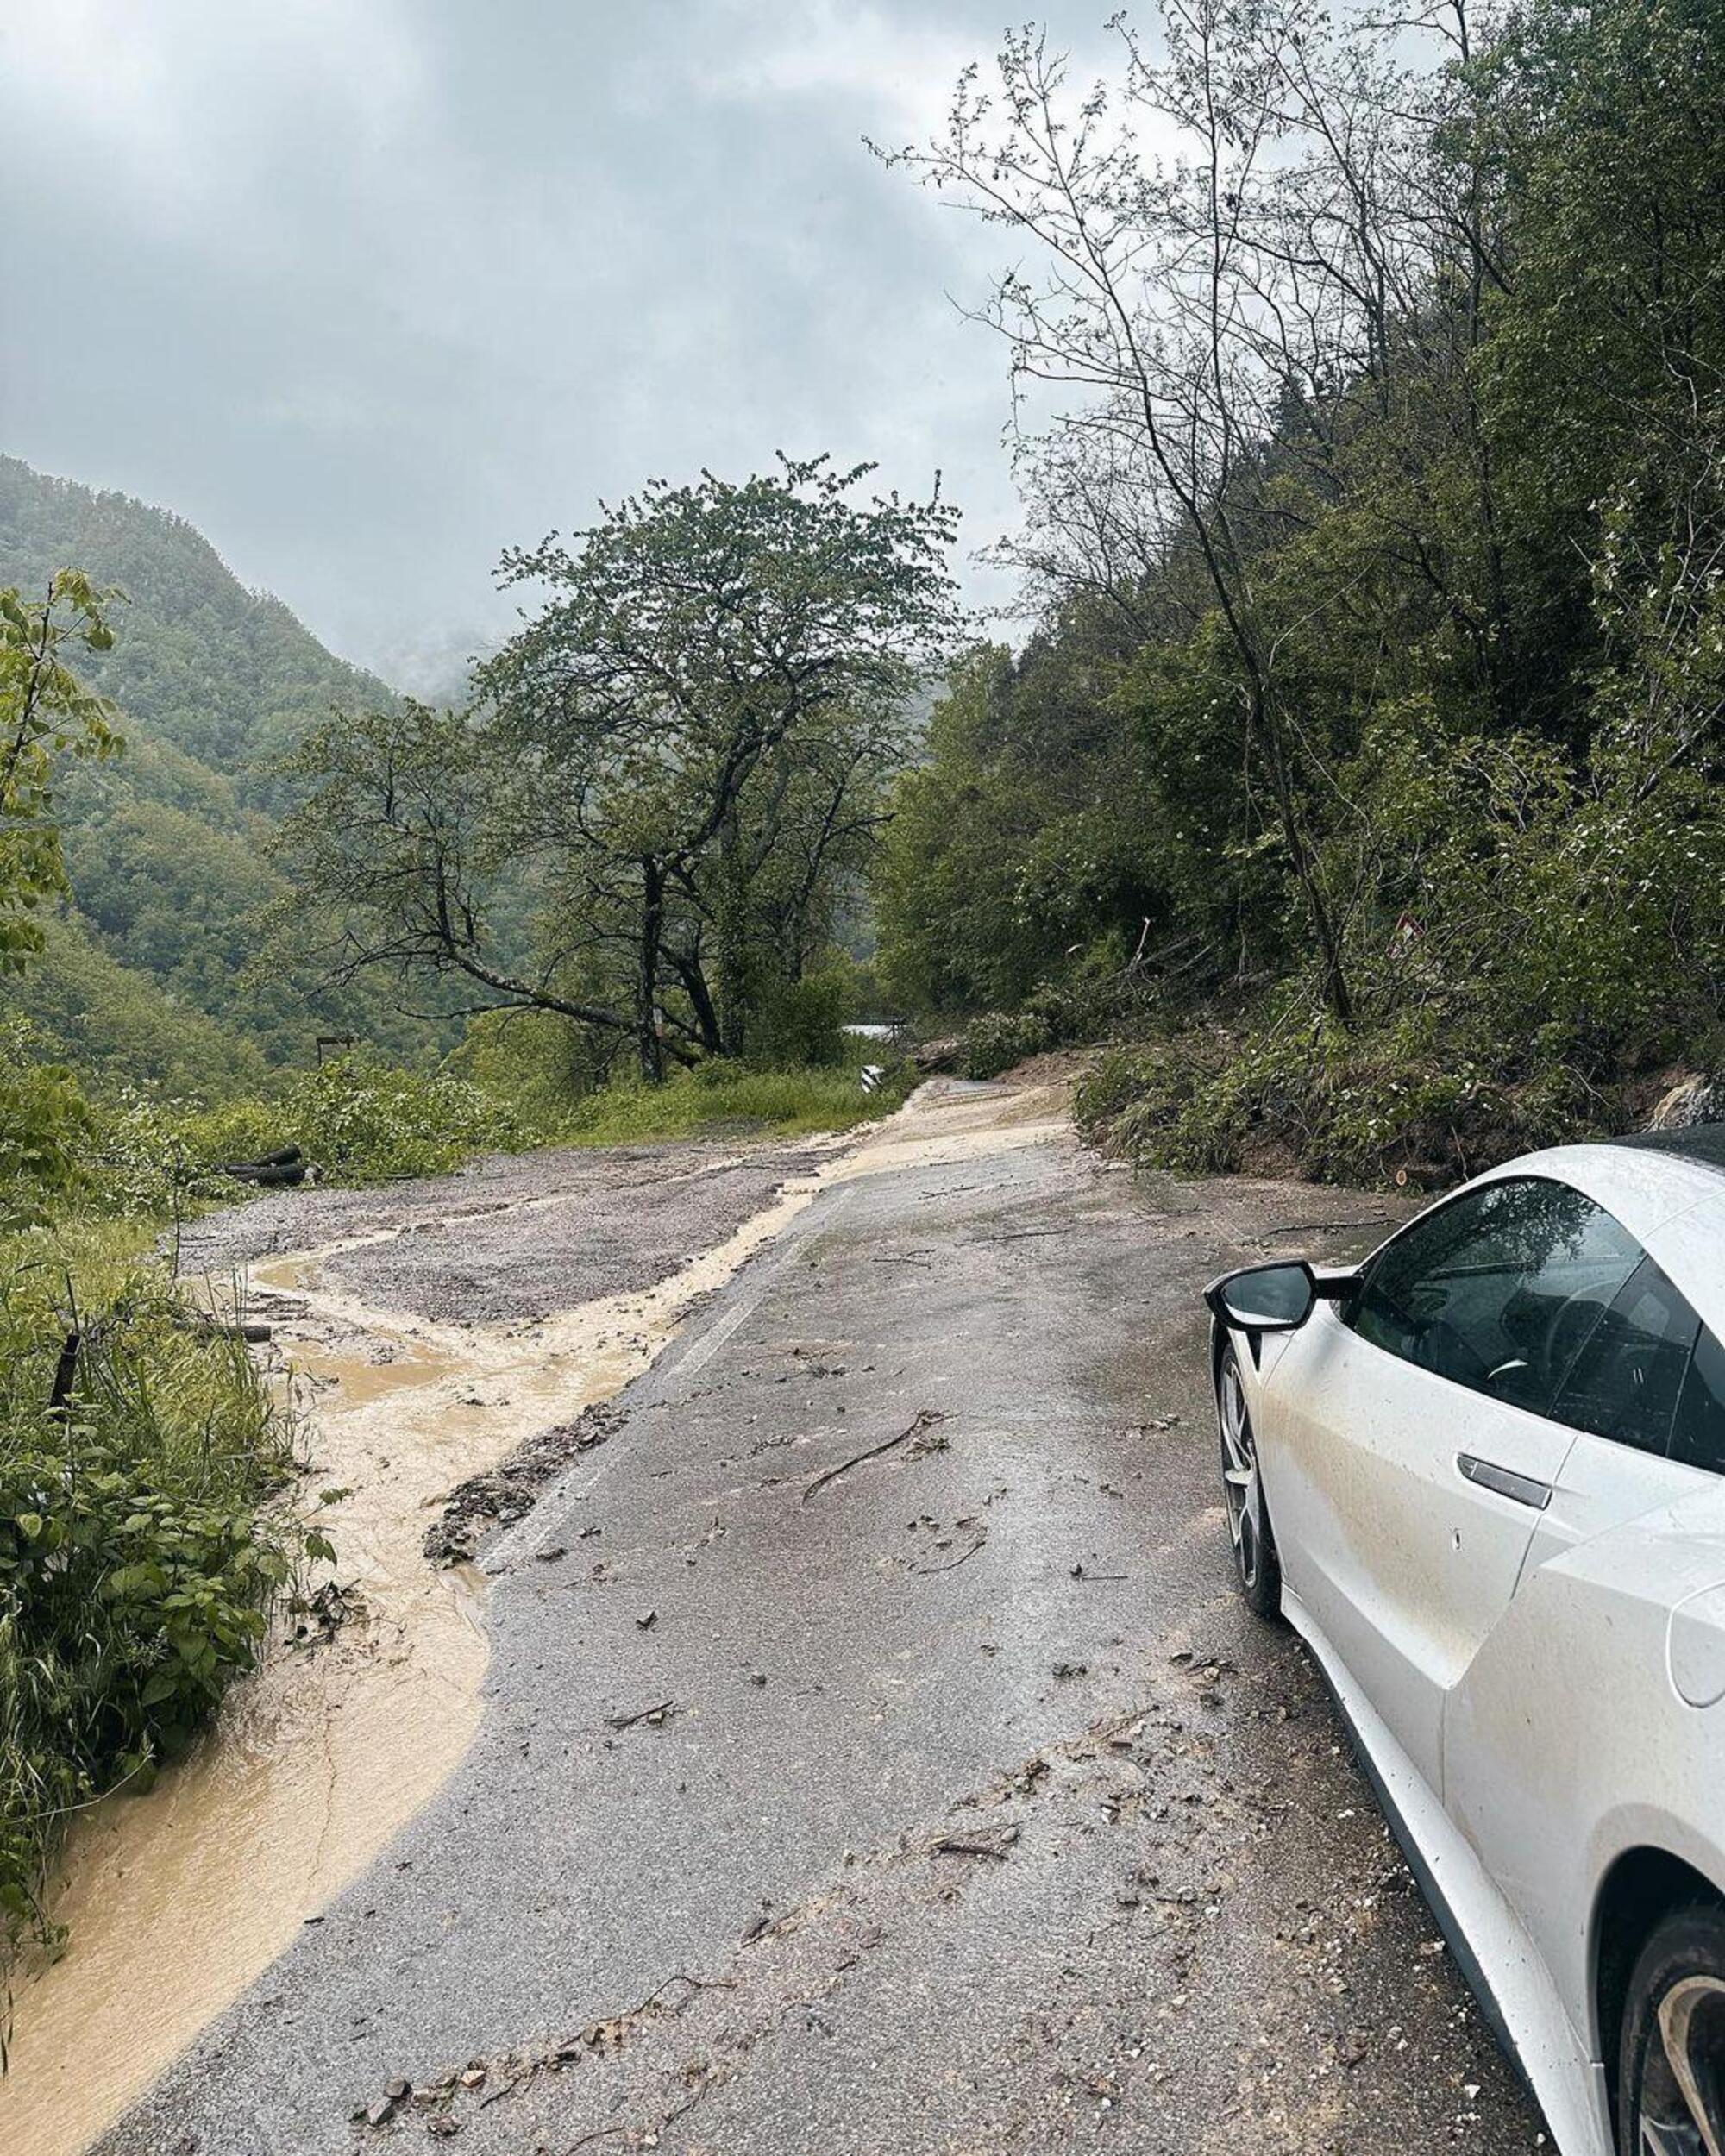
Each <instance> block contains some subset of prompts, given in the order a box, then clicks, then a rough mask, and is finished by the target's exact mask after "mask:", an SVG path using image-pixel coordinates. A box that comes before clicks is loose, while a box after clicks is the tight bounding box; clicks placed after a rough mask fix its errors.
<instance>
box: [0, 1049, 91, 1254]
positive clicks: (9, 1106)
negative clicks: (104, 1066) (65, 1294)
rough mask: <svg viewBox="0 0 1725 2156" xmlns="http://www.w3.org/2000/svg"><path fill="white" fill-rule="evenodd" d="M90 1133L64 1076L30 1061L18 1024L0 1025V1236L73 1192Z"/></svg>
mask: <svg viewBox="0 0 1725 2156" xmlns="http://www.w3.org/2000/svg"><path fill="white" fill-rule="evenodd" d="M90 1127H91V1119H90V1110H89V1107H88V1106H87V1105H86V1103H85V1099H84V1096H83V1094H82V1093H81V1092H80V1091H79V1089H78V1081H77V1080H76V1079H75V1078H74V1077H73V1075H72V1073H71V1071H69V1070H67V1069H64V1068H63V1067H62V1066H60V1064H57V1063H45V1062H37V1061H35V1060H34V1057H33V1056H32V1054H31V1042H30V1034H29V1028H28V1026H27V1025H25V1023H24V1022H23V1020H22V1019H20V1018H11V1019H8V1020H6V1021H5V1022H4V1023H3V1024H0V1231H3V1230H5V1229H7V1228H12V1227H22V1226H27V1225H29V1224H31V1223H32V1222H34V1221H37V1220H41V1219H43V1218H45V1217H46V1214H47V1210H48V1208H49V1207H50V1206H51V1205H53V1203H54V1202H55V1201H57V1200H64V1199H66V1197H67V1196H68V1195H69V1194H71V1193H72V1190H74V1189H75V1188H77V1187H78V1182H79V1181H80V1174H81V1160H82V1156H83V1153H84V1150H85V1145H86V1143H87V1140H88V1138H89V1134H90Z"/></svg>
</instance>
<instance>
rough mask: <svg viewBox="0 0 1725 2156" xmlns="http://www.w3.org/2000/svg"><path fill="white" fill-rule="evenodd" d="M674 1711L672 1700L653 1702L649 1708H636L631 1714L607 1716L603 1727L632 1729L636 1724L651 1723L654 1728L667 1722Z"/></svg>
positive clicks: (674, 1703) (675, 1709) (675, 1708)
mask: <svg viewBox="0 0 1725 2156" xmlns="http://www.w3.org/2000/svg"><path fill="white" fill-rule="evenodd" d="M676 1711H677V1702H675V1701H674V1700H669V1699H661V1700H655V1701H654V1702H653V1704H652V1705H651V1706H650V1707H637V1708H636V1709H635V1711H634V1713H633V1714H607V1715H606V1716H605V1727H606V1728H607V1729H633V1728H634V1727H635V1725H636V1723H637V1722H651V1723H653V1724H654V1726H655V1727H657V1725H658V1724H659V1723H661V1722H662V1721H668V1720H670V1718H671V1716H672V1715H673V1714H675V1713H676Z"/></svg>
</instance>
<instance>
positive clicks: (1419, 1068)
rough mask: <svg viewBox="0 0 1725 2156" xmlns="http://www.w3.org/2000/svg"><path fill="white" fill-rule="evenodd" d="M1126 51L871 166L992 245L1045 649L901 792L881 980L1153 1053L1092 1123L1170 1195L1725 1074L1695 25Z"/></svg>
mask: <svg viewBox="0 0 1725 2156" xmlns="http://www.w3.org/2000/svg"><path fill="white" fill-rule="evenodd" d="M1159 12H1160V22H1159V25H1158V26H1157V31H1155V32H1152V30H1151V28H1149V26H1146V27H1145V37H1144V41H1142V42H1140V41H1138V38H1137V37H1136V36H1135V34H1134V33H1133V31H1132V28H1130V26H1125V27H1122V28H1121V31H1120V34H1121V37H1122V39H1123V47H1122V51H1121V54H1120V68H1119V70H1118V72H1117V73H1116V75H1115V76H1114V78H1113V79H1112V80H1111V81H1110V82H1108V83H1107V84H1105V85H1102V86H1101V89H1100V90H1098V91H1096V92H1095V95H1091V94H1089V92H1090V85H1088V84H1082V83H1077V82H1074V81H1072V80H1070V79H1069V78H1068V72H1067V70H1066V69H1065V67H1064V66H1063V62H1062V61H1061V60H1060V59H1059V58H1058V56H1057V54H1056V53H1053V52H1052V51H1051V49H1050V48H1048V47H1045V46H1044V45H1043V44H1041V43H1040V42H1038V40H1037V38H1036V37H1035V36H1034V34H1028V33H1027V34H1024V35H1022V36H1019V37H1015V38H1013V40H1012V41H1010V42H1009V44H1008V46H1007V49H1006V51H1005V52H1004V53H1002V54H1001V56H1000V62H999V71H998V79H994V78H991V77H990V74H989V72H988V70H986V69H985V70H983V71H982V72H980V73H978V74H975V75H973V76H972V77H970V78H967V80H966V81H965V83H964V84H963V85H961V87H960V91H959V95H958V99H957V105H956V107H955V111H954V118H953V122H952V127H951V131H950V135H949V136H948V137H947V138H946V139H944V140H943V141H938V142H937V143H936V144H935V145H933V146H932V147H931V148H930V149H928V150H927V151H925V152H919V153H918V152H906V153H904V154H902V155H899V156H895V157H894V159H893V160H891V161H893V162H894V163H895V164H897V165H899V166H901V167H907V168H908V169H909V171H910V172H911V173H912V175H913V177H919V178H920V179H923V180H925V182H927V183H929V184H931V185H935V186H938V188H939V189H940V191H941V193H942V196H943V198H944V200H946V201H949V202H952V201H959V202H964V203H968V204H969V205H970V206H971V207H972V208H973V209H974V210H975V211H976V212H977V213H978V214H979V215H980V216H982V217H983V218H985V219H987V220H988V221H990V222H994V223H996V224H1000V225H1003V226H1005V227H1007V228H1008V229H1009V230H1010V232H1011V235H1012V237H1013V241H1015V242H1017V243H1019V244H1020V245H1021V248H1022V254H1021V258H1020V260H1019V263H1018V266H1016V267H1015V268H1014V270H1013V273H1011V275H1010V276H1009V277H1007V279H1004V280H1003V281H1002V282H1001V284H1000V285H999V286H998V287H997V289H996V290H995V291H994V293H993V294H992V295H991V297H990V298H988V300H987V301H986V302H985V303H983V304H982V305H981V307H980V308H979V312H980V314H981V316H982V320H983V322H984V323H985V324H986V325H987V326H988V327H991V328H992V329H994V330H996V331H998V332H1000V334H1001V335H1002V336H1003V338H1004V340H1005V344H1006V354H1007V359H1008V361H1009V364H1010V366H1011V367H1012V368H1013V373H1014V375H1015V378H1016V379H1017V381H1018V383H1019V385H1020V387H1021V388H1022V389H1023V390H1024V391H1025V392H1026V399H1025V402H1024V403H1023V404H1021V405H1020V406H1019V410H1020V412H1021V414H1022V416H1023V418H1024V423H1025V429H1026V431H1025V433H1024V434H1023V435H1022V436H1021V438H1020V441H1019V467H1020V471H1021V473H1022V474H1023V476H1024V480H1025V484H1026V505H1027V518H1026V528H1025V531H1024V534H1023V536H1022V537H1021V539H1020V540H1019V542H1018V543H1017V545H1016V546H1015V547H1014V548H1013V549H1012V550H1011V551H1012V553H1013V558H1015V559H1016V561H1018V563H1019V566H1020V567H1021V568H1022V569H1023V570H1024V572H1025V573H1026V577H1027V579H1028V581H1029V585H1030V588H1031V591H1032V596H1033V598H1034V599H1035V601H1036V602H1037V604H1038V605H1039V608H1040V610H1041V616H1042V624H1041V629H1040V632H1039V634H1038V636H1036V638H1035V639H1034V640H1033V641H1032V643H1031V644H1030V646H1029V647H1028V649H1026V650H1024V651H1023V652H1021V653H1019V654H1018V655H1013V654H1011V653H1009V652H1007V650H1005V649H990V650H985V651H983V652H982V653H979V654H978V655H975V657H974V658H973V659H972V661H971V662H970V664H969V667H968V668H967V669H966V670H964V671H963V673H962V674H961V675H960V676H959V678H958V680H957V686H956V688H955V690H954V693H953V694H952V695H951V697H950V699H949V700H948V701H947V702H946V704H945V705H944V707H943V709H942V710H941V711H939V712H938V714H937V717H936V719H935V722H934V726H933V729H932V732H931V743H930V757H929V760H928V761H927V763H926V764H925V767H924V768H920V769H919V770H917V771H915V772H914V773H913V774H909V775H908V776H907V777H906V778H905V779H904V780H902V782H901V783H900V787H899V789H898V792H897V794H896V798H895V801H894V807H895V811H896V813H895V817H894V823H893V825H892V830H891V837H890V841H889V846H888V859H887V862H886V865H885V868H884V871H883V874H882V875H881V881H880V902H881V914H882V924H883V931H884V932H883V961H884V963H885V966H886V968H887V971H888V977H889V979H890V981H891V982H892V984H893V985H894V987H895V988H896V989H897V991H898V993H900V994H901V995H903V996H904V997H906V998H907V999H909V1000H912V1001H913V1002H914V1003H915V1004H916V1005H917V1006H919V1007H921V1008H922V1009H924V1010H925V1011H936V1012H958V1013H965V1012H973V1013H974V1012H979V1011H983V1012H986V1011H989V1010H993V1011H994V1012H997V1013H1000V1015H999V1016H997V1017H996V1018H994V1019H992V1020H991V1021H989V1022H988V1024H987V1025H984V1026H982V1029H981V1030H980V1033H979V1036H978V1037H979V1040H980V1041H981V1043H982V1051H981V1053H980V1056H979V1062H996V1061H998V1060H1000V1059H1002V1058H1008V1057H1009V1056H1010V1055H1011V1054H1012V1053H1013V1052H1014V1051H1016V1050H1021V1049H1024V1048H1026V1047H1034V1046H1037V1045H1041V1044H1046V1043H1047V1042H1049V1041H1050V1040H1051V1039H1053V1038H1055V1037H1057V1036H1059V1035H1060V1034H1062V1033H1068V1034H1070V1033H1074V1032H1079V1033H1082V1032H1087V1031H1088V1032H1090V1033H1094V1032H1095V1030H1096V1028H1097V1027H1099V1026H1101V1027H1113V1029H1114V1030H1115V1031H1120V1032H1122V1033H1124V1034H1125V1035H1126V1036H1127V1037H1134V1036H1135V1037H1137V1039H1138V1041H1139V1042H1140V1043H1141V1045H1139V1046H1138V1047H1136V1048H1129V1049H1126V1050H1122V1051H1121V1052H1120V1053H1119V1054H1117V1055H1116V1056H1114V1057H1113V1058H1112V1059H1111V1060H1110V1061H1108V1062H1106V1063H1105V1064H1104V1066H1103V1067H1102V1069H1101V1071H1100V1072H1099V1074H1098V1075H1096V1077H1095V1079H1094V1080H1093V1081H1092V1082H1091V1085H1090V1087H1089V1088H1088V1094H1087V1095H1086V1096H1085V1100H1084V1102H1083V1103H1082V1105H1083V1106H1085V1107H1086V1108H1087V1110H1088V1114H1089V1117H1090V1119H1091V1120H1092V1122H1093V1124H1094V1125H1095V1127H1097V1128H1099V1129H1101V1130H1105V1131H1110V1132H1111V1133H1112V1134H1113V1137H1114V1138H1116V1139H1117V1141H1118V1142H1119V1143H1120V1144H1122V1145H1123V1146H1124V1147H1126V1148H1127V1149H1128V1150H1132V1151H1133V1152H1135V1153H1137V1154H1138V1155H1139V1156H1144V1157H1148V1158H1150V1159H1152V1160H1160V1161H1164V1162H1168V1163H1173V1164H1176V1165H1182V1166H1191V1167H1228V1166H1233V1165H1238V1164H1239V1163H1242V1162H1243V1161H1253V1160H1257V1161H1276V1160H1279V1161H1281V1162H1282V1163H1286V1162H1288V1161H1289V1159H1290V1158H1291V1159H1292V1160H1294V1161H1295V1162H1297V1163H1300V1164H1301V1165H1303V1166H1304V1167H1306V1168H1307V1169H1314V1170H1316V1171H1318V1172H1320V1173H1327V1174H1339V1175H1368V1176H1369V1175H1381V1174H1383V1173H1386V1172H1402V1173H1406V1174H1408V1175H1413V1176H1414V1177H1415V1178H1416V1179H1418V1178H1425V1177H1427V1176H1429V1177H1432V1178H1441V1177H1442V1176H1445V1175H1452V1174H1454V1173H1455V1172H1456V1171H1457V1170H1458V1169H1470V1168H1475V1167H1477V1166H1480V1165H1483V1164H1484V1163H1486V1162H1487V1161H1488V1160H1489V1159H1490V1158H1491V1157H1493V1156H1502V1155H1504V1154H1507V1153H1509V1152H1513V1151H1515V1150H1519V1149H1521V1147H1523V1146H1525V1145H1526V1144H1529V1143H1533V1142H1536V1141H1538V1140H1540V1139H1541V1138H1548V1137H1554V1136H1559V1135H1567V1134H1570V1133H1572V1132H1575V1131H1582V1130H1586V1129H1588V1128H1590V1127H1599V1126H1609V1125H1611V1124H1613V1123H1614V1122H1617V1123H1621V1122H1622V1121H1623V1120H1625V1119H1629V1118H1633V1117H1634V1116H1636V1115H1638V1114H1642V1113H1645V1110H1646V1106H1647V1100H1648V1099H1649V1098H1650V1097H1652V1095H1653V1094H1654V1093H1655V1092H1656V1091H1657V1088H1658V1087H1659V1084H1660V1082H1661V1081H1662V1080H1663V1079H1665V1078H1667V1077H1669V1075H1671V1074H1672V1071H1673V1070H1674V1069H1681V1068H1687V1069H1694V1070H1697V1071H1700V1072H1703V1073H1706V1072H1710V1071H1714V1070H1716V1069H1718V1068H1719V1067H1720V1066H1721V1064H1722V1062H1725V1036H1722V1033H1721V1031H1720V1018H1719V1013H1720V998H1721V993H1722V990H1725V817H1722V815H1721V812H1720V799H1721V794H1720V781H1721V780H1722V778H1725V768H1722V742H1721V735H1720V717H1721V710H1722V702H1721V699H1722V693H1725V162H1722V160H1721V156H1720V144H1721V142H1722V141H1725V10H1722V9H1721V8H1720V7H1719V6H1718V5H1717V4H1716V0H1660V4H1659V5H1657V6H1650V5H1647V4H1646V0H1594V3H1593V4H1590V5H1584V6H1572V5H1568V4H1559V0H1528V3H1527V4H1526V5H1522V6H1518V7H1514V8H1509V9H1496V10H1493V11H1491V12H1490V14H1486V13H1483V12H1482V11H1480V10H1477V9H1470V8H1469V7H1468V6H1467V5H1466V3H1465V0H1452V3H1451V4H1444V5H1440V6H1439V7H1437V8H1435V9H1433V10H1431V11H1430V13H1429V14H1428V15H1426V16H1422V17H1421V21H1420V22H1419V24H1418V25H1417V26H1415V25H1412V24H1408V23H1404V22H1395V23H1389V24H1385V25H1379V24H1376V23H1373V22H1370V21H1368V20H1367V19H1366V18H1364V17H1363V16H1355V17H1348V16H1328V15H1326V14H1324V13H1321V12H1320V11H1319V10H1317V9H1313V8H1309V7H1307V6H1305V5H1303V4H1301V0H1276V4H1272V5H1270V6H1268V7H1253V8H1251V9H1233V8H1229V7H1226V6H1221V7H1210V6H1205V7H1200V8H1191V7H1187V6H1183V5H1181V4H1170V5H1168V6H1167V7H1165V8H1164V9H1162V10H1160V11H1159ZM1157 142H1162V143H1170V142H1171V143H1174V144H1176V145H1177V146H1178V153H1177V155H1176V156H1175V157H1174V158H1172V159H1171V160H1170V161H1168V162H1165V163H1159V162H1157V161H1155V160H1153V159H1152V158H1151V154H1150V150H1149V148H1148V147H1146V146H1148V145H1150V144H1153V143H1157ZM982 333H983V332H982V330H979V334H982Z"/></svg>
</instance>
